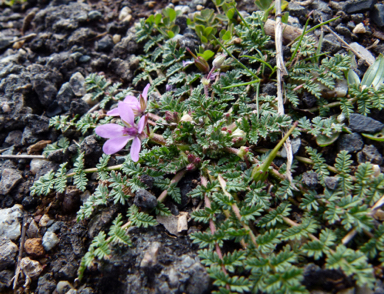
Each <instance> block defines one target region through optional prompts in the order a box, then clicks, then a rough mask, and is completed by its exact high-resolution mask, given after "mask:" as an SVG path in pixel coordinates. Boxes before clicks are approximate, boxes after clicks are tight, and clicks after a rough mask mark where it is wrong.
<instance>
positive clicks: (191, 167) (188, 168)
mask: <svg viewBox="0 0 384 294" xmlns="http://www.w3.org/2000/svg"><path fill="white" fill-rule="evenodd" d="M186 169H187V170H188V171H192V170H195V169H196V166H195V165H194V164H193V163H190V164H188V165H187V168H186Z"/></svg>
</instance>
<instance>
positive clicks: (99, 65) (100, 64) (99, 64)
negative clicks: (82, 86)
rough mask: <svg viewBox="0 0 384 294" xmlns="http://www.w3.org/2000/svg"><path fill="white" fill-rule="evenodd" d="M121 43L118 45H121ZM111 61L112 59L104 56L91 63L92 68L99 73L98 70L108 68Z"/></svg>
mask: <svg viewBox="0 0 384 294" xmlns="http://www.w3.org/2000/svg"><path fill="white" fill-rule="evenodd" d="M120 43H121V42H119V43H117V44H120ZM110 61H111V59H110V58H109V57H108V56H107V55H105V54H103V55H101V56H100V57H99V58H96V59H95V60H92V61H91V67H92V70H93V71H98V70H104V69H105V68H107V67H108V63H109V62H110Z"/></svg>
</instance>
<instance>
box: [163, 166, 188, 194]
mask: <svg viewBox="0 0 384 294" xmlns="http://www.w3.org/2000/svg"><path fill="white" fill-rule="evenodd" d="M186 173H187V170H186V169H182V170H180V171H178V172H177V174H176V175H175V176H174V177H173V179H172V180H171V182H170V185H172V184H174V183H178V182H179V181H180V180H181V179H182V178H183V177H184V175H185V174H186ZM167 195H168V190H164V191H163V192H162V193H161V194H160V196H159V198H157V201H158V202H163V201H164V200H165V198H166V197H167Z"/></svg>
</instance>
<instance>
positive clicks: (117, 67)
mask: <svg viewBox="0 0 384 294" xmlns="http://www.w3.org/2000/svg"><path fill="white" fill-rule="evenodd" d="M108 68H109V69H110V70H113V71H114V72H115V74H117V75H118V76H119V77H120V78H121V79H122V80H124V81H126V82H129V81H132V79H133V70H132V69H131V65H130V63H129V62H128V61H125V60H122V59H120V58H114V59H112V60H111V62H110V63H109V64H108Z"/></svg>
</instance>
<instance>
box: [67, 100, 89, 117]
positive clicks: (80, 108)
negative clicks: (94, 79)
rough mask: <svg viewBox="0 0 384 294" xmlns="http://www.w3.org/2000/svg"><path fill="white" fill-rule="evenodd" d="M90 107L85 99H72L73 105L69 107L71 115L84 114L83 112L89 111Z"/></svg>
mask: <svg viewBox="0 0 384 294" xmlns="http://www.w3.org/2000/svg"><path fill="white" fill-rule="evenodd" d="M89 109H90V106H89V105H88V104H87V103H85V102H84V101H83V100H79V101H72V102H71V107H70V108H69V114H70V115H76V114H80V115H83V114H85V113H87V112H88V110H89Z"/></svg>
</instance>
